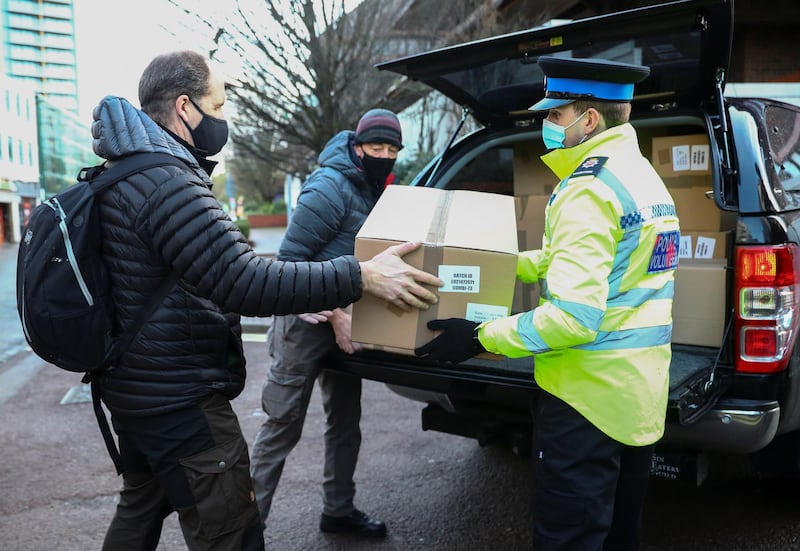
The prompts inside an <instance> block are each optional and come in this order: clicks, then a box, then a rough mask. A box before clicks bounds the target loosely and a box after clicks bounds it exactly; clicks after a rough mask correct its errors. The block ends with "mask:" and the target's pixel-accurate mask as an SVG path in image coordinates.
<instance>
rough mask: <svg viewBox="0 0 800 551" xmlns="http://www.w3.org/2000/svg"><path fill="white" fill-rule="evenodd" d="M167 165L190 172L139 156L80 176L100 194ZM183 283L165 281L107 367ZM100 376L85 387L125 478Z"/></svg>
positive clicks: (162, 158)
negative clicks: (103, 398) (120, 182)
mask: <svg viewBox="0 0 800 551" xmlns="http://www.w3.org/2000/svg"><path fill="white" fill-rule="evenodd" d="M165 165H173V166H179V167H184V168H188V165H187V164H186V163H184V162H183V161H181V160H180V159H178V158H177V157H174V156H172V155H169V154H167V153H156V152H151V153H137V154H134V155H130V156H128V157H125V158H123V159H121V160H120V161H118V162H117V163H115V164H114V165H112V166H111V167H109V168H105V167H104V166H102V165H101V166H96V167H91V168H84V169H82V170H81V172H80V174H79V175H78V179H79V180H83V181H88V182H90V185H91V187H92V190H93V191H94V193H95V194H97V193H100V192H102V191H103V190H105V189H107V188H109V187H111V186H112V185H114V184H116V183H117V182H119V181H121V180H124V179H126V178H128V177H129V176H132V175H134V174H136V173H139V172H141V171H143V170H146V169H148V168H153V167H157V166H165ZM179 279H180V278H179V277H178V274H176V273H174V272H172V273H170V275H169V276H167V277H165V278H164V280H163V281H162V282H161V285H159V287H158V289H157V290H156V292H155V293H154V294H153V296H152V297H150V300H149V301H148V302H147V304H145V305H144V306H143V307H142V308H141V309H140V310H139V313H138V314H137V315H136V318H135V319H134V320H133V323H131V325H130V326H129V327H128V328H127V329H126V330H125V332H124V333H123V334H122V335H121V336H120V337H119V339H118V340H117V341H116V343H115V344H114V346H113V347H112V348H111V350H110V351H109V354H108V356H107V357H106V365H111V364H112V363H114V362H116V361H117V360H119V358H120V357H121V356H122V354H123V353H124V352H125V350H127V349H128V347H129V346H130V345H131V343H132V342H133V339H134V338H136V335H138V334H139V331H140V330H141V329H142V326H143V325H144V323H145V322H146V321H147V320H148V319H149V318H150V316H152V315H153V312H155V310H156V308H157V307H158V306H159V305H160V304H161V302H163V300H164V298H165V297H166V296H167V293H169V292H170V290H171V289H172V288H173V287H174V286H175V284H176V283H177V282H178V280H179ZM97 375H98V374H97V373H95V374H90V373H87V374H86V375H85V376H84V377H83V379H82V381H83V382H84V383H90V385H91V390H92V406H93V408H94V414H95V417H96V418H97V424H98V425H99V426H100V433H101V434H102V435H103V441H104V442H105V444H106V449H107V450H108V454H109V455H110V456H111V460H112V461H113V462H114V467H115V468H116V470H117V474H122V472H123V471H124V470H125V466H124V464H123V462H122V456H121V455H120V453H119V450H118V449H117V445H116V442H115V441H114V435H113V434H111V428H110V427H109V426H108V419H107V418H106V414H105V411H103V406H102V403H101V400H100V382H99V380H98V376H97Z"/></svg>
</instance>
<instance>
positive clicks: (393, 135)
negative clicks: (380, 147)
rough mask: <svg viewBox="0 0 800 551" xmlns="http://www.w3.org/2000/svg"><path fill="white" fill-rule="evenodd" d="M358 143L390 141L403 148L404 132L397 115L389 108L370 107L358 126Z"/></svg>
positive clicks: (391, 143)
mask: <svg viewBox="0 0 800 551" xmlns="http://www.w3.org/2000/svg"><path fill="white" fill-rule="evenodd" d="M356 143H357V144H359V143H388V144H390V145H393V146H395V147H399V148H400V149H402V148H403V132H402V130H401V129H400V121H399V120H397V115H395V114H394V113H392V112H391V111H389V110H388V109H370V110H369V111H367V112H366V113H364V115H363V116H362V117H361V120H359V121H358V126H357V127H356Z"/></svg>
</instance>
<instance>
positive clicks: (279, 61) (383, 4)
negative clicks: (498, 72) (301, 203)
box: [170, 0, 413, 198]
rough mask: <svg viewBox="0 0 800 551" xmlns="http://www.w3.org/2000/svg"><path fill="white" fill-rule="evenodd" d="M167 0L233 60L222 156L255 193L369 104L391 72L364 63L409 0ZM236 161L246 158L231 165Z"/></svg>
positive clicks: (309, 158)
mask: <svg viewBox="0 0 800 551" xmlns="http://www.w3.org/2000/svg"><path fill="white" fill-rule="evenodd" d="M170 2H171V3H172V4H173V5H175V6H178V7H179V8H180V9H182V10H183V11H184V12H185V13H186V14H188V15H190V16H193V17H194V19H195V20H196V21H199V22H202V24H204V25H205V28H206V30H207V32H208V35H209V37H213V38H212V40H213V44H214V45H213V47H212V48H211V51H210V52H209V53H210V56H211V57H212V58H213V59H217V60H220V61H223V62H225V63H226V66H236V67H239V71H238V74H237V77H236V79H235V81H234V82H232V83H231V85H230V86H229V94H228V95H229V99H230V103H231V106H232V108H233V109H232V110H233V116H231V117H230V118H231V119H232V124H231V141H232V144H233V149H234V152H235V158H234V159H233V160H232V161H231V162H229V164H230V165H231V168H232V169H233V171H234V173H237V172H238V174H237V175H236V176H237V186H238V187H240V188H242V186H244V185H246V182H245V181H243V180H249V181H250V182H251V183H252V184H253V185H252V186H246V187H247V188H251V191H253V192H255V193H258V194H260V195H262V197H264V198H269V197H270V196H271V195H273V194H274V193H275V192H276V189H275V188H276V187H277V186H282V183H283V179H284V174H286V173H302V174H305V173H307V172H308V171H309V169H310V168H311V167H313V165H314V164H315V162H316V157H317V155H318V154H319V152H320V151H322V149H323V148H324V146H325V144H326V143H327V142H328V140H329V139H330V138H331V137H332V136H333V135H334V134H336V133H337V132H338V131H340V130H342V129H346V128H353V127H354V125H355V124H356V122H357V121H358V118H359V117H360V115H361V114H363V112H364V111H366V110H368V109H370V108H371V107H374V106H375V103H376V101H377V100H378V98H379V97H380V96H381V95H382V94H381V91H382V90H384V89H386V87H388V83H389V82H390V81H391V77H390V76H389V75H386V74H384V73H382V72H378V71H376V70H375V69H374V67H373V65H374V64H375V63H376V62H378V61H380V60H382V59H385V58H386V57H391V56H392V54H391V53H389V52H390V51H391V48H392V43H391V38H392V37H391V35H390V33H389V30H390V29H391V28H392V24H393V22H394V21H395V20H396V18H397V17H398V14H400V13H401V12H402V11H403V9H404V8H405V7H406V5H407V4H409V3H413V2H409V0H394V1H378V2H375V1H368V2H364V3H362V4H361V5H360V6H358V7H357V8H355V9H353V10H351V11H349V12H348V11H347V8H348V7H349V5H352V4H354V2H352V1H351V0H325V1H320V0H272V1H270V0H235V1H234V2H231V3H228V4H227V5H226V11H225V13H220V12H219V11H217V12H216V13H214V12H213V11H212V10H213V9H214V8H213V7H212V8H209V7H207V6H204V5H203V4H192V5H189V3H188V2H187V1H186V0H170ZM230 4H233V6H231V5H230ZM239 163H246V164H249V165H251V166H248V167H241V168H242V170H237V169H236V165H237V164H239ZM253 165H254V166H255V167H256V168H255V169H254V166H253ZM265 170H266V171H267V172H268V173H269V172H271V174H265V173H264V171H265ZM254 174H255V175H260V178H261V179H262V181H254V180H253V178H254ZM256 177H258V176H256Z"/></svg>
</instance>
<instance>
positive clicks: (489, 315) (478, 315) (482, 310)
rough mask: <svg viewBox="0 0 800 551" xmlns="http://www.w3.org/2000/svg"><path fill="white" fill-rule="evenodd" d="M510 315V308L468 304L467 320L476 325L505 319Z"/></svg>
mask: <svg viewBox="0 0 800 551" xmlns="http://www.w3.org/2000/svg"><path fill="white" fill-rule="evenodd" d="M507 315H508V308H506V307H505V306H497V305H496V304H478V303H475V302H468V303H467V314H466V316H465V317H466V319H468V320H470V321H474V322H476V323H483V322H484V321H492V320H496V319H500V318H504V317H506V316H507Z"/></svg>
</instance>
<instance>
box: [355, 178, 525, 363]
mask: <svg viewBox="0 0 800 551" xmlns="http://www.w3.org/2000/svg"><path fill="white" fill-rule="evenodd" d="M405 241H421V242H422V243H423V246H422V247H420V248H419V249H418V250H416V251H414V252H413V253H410V254H408V255H406V256H405V257H404V260H405V261H406V262H408V263H409V264H411V265H412V266H414V267H416V268H420V269H423V270H425V271H427V272H430V273H433V274H436V275H438V276H439V277H440V278H441V279H443V280H444V281H445V284H446V285H445V286H444V287H442V288H440V289H438V291H437V293H438V295H439V302H438V304H436V305H433V306H432V307H431V308H430V309H428V310H412V311H411V312H405V311H403V310H401V309H399V308H397V307H396V306H393V305H391V304H389V303H387V302H385V301H383V300H380V299H377V298H375V297H373V296H371V295H364V297H362V299H361V300H359V301H358V302H356V303H355V304H354V305H353V327H352V338H353V340H354V341H356V342H360V343H362V344H364V345H365V347H367V348H377V349H382V350H390V351H393V352H399V353H403V354H413V353H414V349H415V348H417V347H418V346H420V345H422V344H424V343H426V342H428V341H430V340H431V339H432V338H433V337H434V336H435V334H434V332H433V331H430V330H429V329H428V328H427V322H428V321H429V320H432V319H444V318H451V317H455V318H467V319H471V320H473V321H485V320H490V319H496V318H499V317H505V316H507V315H509V314H510V308H511V303H512V298H513V294H514V284H515V281H516V266H517V252H518V248H517V228H516V223H515V213H514V199H513V198H512V197H510V196H505V195H497V194H494V193H481V192H475V191H464V190H454V191H448V190H441V189H434V188H424V187H408V186H389V187H388V188H387V189H386V191H384V193H383V195H382V196H381V198H380V199H379V200H378V203H377V204H376V205H375V208H373V210H372V212H371V213H370V215H369V217H368V218H367V220H366V222H364V225H363V226H362V227H361V230H360V231H359V232H358V235H357V236H356V246H355V254H356V257H357V258H358V259H359V260H362V261H363V260H369V259H370V258H372V257H373V256H374V255H376V254H377V253H379V252H380V251H382V250H384V249H386V248H387V247H389V246H391V245H396V244H398V243H403V242H405Z"/></svg>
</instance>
